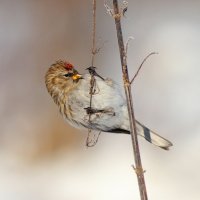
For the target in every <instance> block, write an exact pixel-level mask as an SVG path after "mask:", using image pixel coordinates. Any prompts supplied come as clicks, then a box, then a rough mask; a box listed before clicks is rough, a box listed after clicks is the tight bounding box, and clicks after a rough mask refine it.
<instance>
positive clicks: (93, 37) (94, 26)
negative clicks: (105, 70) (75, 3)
mask: <svg viewBox="0 0 200 200" xmlns="http://www.w3.org/2000/svg"><path fill="white" fill-rule="evenodd" d="M96 9H97V7H96V0H93V26H92V62H91V66H94V58H95V55H96V53H97V52H98V51H99V50H97V49H96Z"/></svg>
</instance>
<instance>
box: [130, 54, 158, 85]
mask: <svg viewBox="0 0 200 200" xmlns="http://www.w3.org/2000/svg"><path fill="white" fill-rule="evenodd" d="M155 54H158V53H157V52H151V53H150V54H148V55H147V56H146V57H145V58H144V60H143V61H142V63H141V64H140V66H139V68H138V70H137V72H136V73H135V75H134V77H133V78H132V80H131V84H132V83H133V82H134V80H135V78H136V77H137V76H138V74H139V72H140V70H141V68H142V66H143V64H144V63H145V62H146V60H147V59H148V58H149V57H150V56H152V55H155Z"/></svg>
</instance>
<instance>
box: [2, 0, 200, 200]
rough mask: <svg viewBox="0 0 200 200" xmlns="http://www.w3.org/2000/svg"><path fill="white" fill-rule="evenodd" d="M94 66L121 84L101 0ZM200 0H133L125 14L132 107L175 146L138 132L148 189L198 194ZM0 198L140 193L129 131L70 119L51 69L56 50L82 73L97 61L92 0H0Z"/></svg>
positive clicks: (60, 199) (158, 194)
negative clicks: (92, 132) (52, 89)
mask: <svg viewBox="0 0 200 200" xmlns="http://www.w3.org/2000/svg"><path fill="white" fill-rule="evenodd" d="M97 3H98V5H97V40H98V45H99V46H101V45H102V44H103V43H104V42H105V44H104V47H103V48H102V49H101V51H100V52H99V53H98V55H97V56H96V60H95V66H96V67H97V68H98V72H99V73H100V74H101V75H102V76H104V77H111V78H113V79H114V80H115V81H117V82H118V83H119V84H121V85H122V78H121V77H122V76H121V68H120V60H119V52H118V46H117V39H116V32H115V25H114V21H113V19H112V17H110V16H109V15H108V14H107V13H106V10H105V8H104V6H103V1H101V0H97ZM108 3H110V5H112V1H108ZM199 12H200V1H197V0H191V1H186V0H175V1H174V0H173V1H172V0H169V1H158V0H149V1H144V0H133V1H129V4H128V11H127V13H126V17H125V18H123V21H122V23H123V31H124V40H125V41H126V40H127V39H128V37H129V36H133V37H134V40H133V41H132V42H131V43H130V46H129V51H128V66H129V73H130V76H133V75H134V73H135V72H136V70H137V68H138V66H139V65H140V63H141V62H142V60H143V58H144V57H145V56H146V55H147V54H149V53H150V52H152V51H156V52H159V54H158V55H154V56H152V57H151V58H149V59H148V61H147V62H146V63H145V65H144V66H143V68H142V70H141V71H140V75H139V76H138V77H137V79H136V80H135V82H134V86H133V95H134V97H133V99H134V108H135V115H136V117H137V119H138V120H139V121H141V122H142V123H144V124H146V125H147V126H148V127H149V128H151V129H153V130H154V131H156V132H158V133H159V134H161V135H162V136H164V137H166V138H168V139H169V140H171V141H172V142H173V144H174V146H173V147H172V148H171V150H170V151H168V152H166V151H163V150H162V149H159V148H156V147H154V146H152V145H151V144H149V143H147V142H145V141H144V140H142V139H140V140H139V142H140V147H141V156H142V162H143V166H144V169H145V170H146V173H145V177H146V185H147V190H148V195H149V199H154V200H160V199H162V200H169V199H182V200H188V199H191V200H198V199H200V191H199V185H200V172H199V168H200V156H199V152H200V145H199V143H200V134H199V132H200V123H199V118H200V104H199V100H200V87H199V86H200V59H199V57H200V54H199V52H200V38H199V35H200V25H199V21H200V15H199ZM0 27H1V28H0V91H1V94H0V127H1V129H0V188H1V189H0V199H2V200H27V199H29V200H31V199H37V200H102V199H103V200H108V199H109V200H121V199H127V200H129V199H130V200H131V199H135V200H136V199H138V200H139V199H140V198H139V191H138V186H137V179H136V176H135V174H134V171H133V169H132V167H131V165H132V164H133V160H134V159H133V154H132V146H131V139H130V136H128V135H118V134H107V133H102V134H101V135H100V138H99V141H98V143H97V145H96V146H95V147H93V148H86V146H85V141H86V137H87V130H84V131H82V130H76V129H74V128H72V127H70V126H69V125H68V124H67V123H65V122H64V121H63V119H62V117H61V116H60V114H59V112H58V109H57V107H56V105H55V104H54V102H53V101H52V99H51V97H50V96H49V94H48V93H47V91H46V88H45V84H44V75H45V73H46V71H47V69H48V67H49V66H50V65H51V64H52V63H54V62H55V61H56V60H58V59H64V60H68V61H70V62H71V63H73V64H74V65H75V66H77V68H78V70H79V71H80V72H81V73H85V68H86V67H88V66H90V64H91V53H90V52H91V43H92V42H91V30H92V0H89V1H86V0H83V1H78V0H58V1H53V0H40V1H38V0H15V1H11V0H0Z"/></svg>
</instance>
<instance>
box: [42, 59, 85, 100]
mask: <svg viewBox="0 0 200 200" xmlns="http://www.w3.org/2000/svg"><path fill="white" fill-rule="evenodd" d="M81 78H82V75H80V74H79V73H78V71H77V70H76V69H74V66H73V65H72V64H71V63H69V62H65V61H61V60H59V61H57V62H56V63H54V64H53V65H51V66H50V68H49V69H48V71H47V73H46V76H45V83H46V87H47V90H48V92H49V93H50V94H51V96H52V97H53V99H54V101H55V102H57V100H58V98H59V97H60V95H61V94H64V93H67V92H68V91H70V90H71V89H73V88H74V87H76V86H77V84H78V82H79V80H80V79H81Z"/></svg>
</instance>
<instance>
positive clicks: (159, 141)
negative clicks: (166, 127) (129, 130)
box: [136, 121, 173, 150]
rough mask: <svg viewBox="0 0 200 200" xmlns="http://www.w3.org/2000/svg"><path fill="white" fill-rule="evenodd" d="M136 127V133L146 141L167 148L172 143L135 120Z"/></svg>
mask: <svg viewBox="0 0 200 200" xmlns="http://www.w3.org/2000/svg"><path fill="white" fill-rule="evenodd" d="M136 127H137V133H138V135H140V136H142V137H143V138H144V139H145V140H147V141H148V142H150V143H152V144H154V145H156V146H158V147H160V148H162V149H165V150H169V147H171V146H172V145H173V144H172V143H171V142H170V141H169V140H167V139H165V138H163V137H162V136H160V135H158V134H157V133H155V132H153V131H151V130H150V129H148V128H147V127H146V126H144V125H143V124H141V123H140V122H138V121H136Z"/></svg>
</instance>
